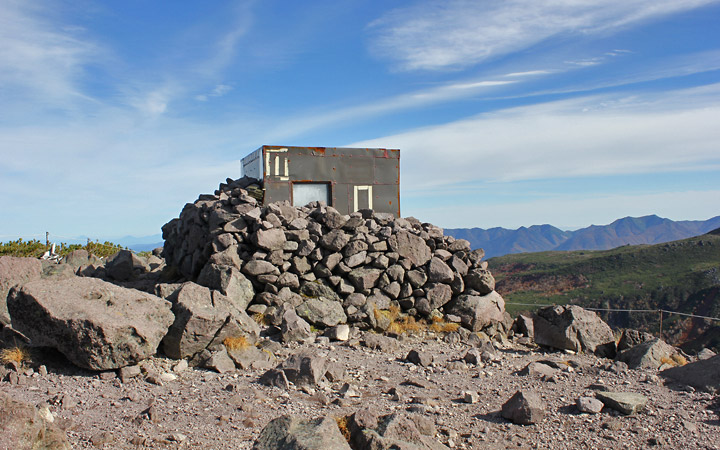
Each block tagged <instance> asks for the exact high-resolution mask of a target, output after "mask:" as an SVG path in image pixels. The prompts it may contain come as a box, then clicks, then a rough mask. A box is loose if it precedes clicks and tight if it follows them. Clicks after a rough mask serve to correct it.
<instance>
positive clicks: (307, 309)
mask: <svg viewBox="0 0 720 450" xmlns="http://www.w3.org/2000/svg"><path fill="white" fill-rule="evenodd" d="M295 312H296V313H297V315H298V316H300V317H302V318H303V319H305V320H307V321H308V322H309V323H310V324H312V325H321V326H323V327H334V326H335V325H337V324H339V323H345V322H347V316H346V315H345V311H344V310H343V307H342V303H340V302H336V301H333V300H328V299H325V298H322V297H321V298H309V299H307V300H305V301H304V302H302V304H300V306H297V307H296V308H295Z"/></svg>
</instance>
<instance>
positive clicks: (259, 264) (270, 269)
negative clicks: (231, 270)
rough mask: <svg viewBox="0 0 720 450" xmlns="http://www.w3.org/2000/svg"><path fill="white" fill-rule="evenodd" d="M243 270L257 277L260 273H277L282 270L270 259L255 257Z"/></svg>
mask: <svg viewBox="0 0 720 450" xmlns="http://www.w3.org/2000/svg"><path fill="white" fill-rule="evenodd" d="M242 272H243V273H246V274H248V275H251V276H254V277H257V276H258V275H265V274H268V273H273V274H276V275H279V274H280V271H279V270H278V268H277V267H275V266H274V265H273V264H272V263H271V262H269V261H263V260H260V259H253V260H252V261H248V262H246V263H245V264H244V265H243V268H242Z"/></svg>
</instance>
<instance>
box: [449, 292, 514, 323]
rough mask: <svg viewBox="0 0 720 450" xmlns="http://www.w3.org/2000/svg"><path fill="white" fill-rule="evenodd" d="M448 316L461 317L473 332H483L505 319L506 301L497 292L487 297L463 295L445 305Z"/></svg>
mask: <svg viewBox="0 0 720 450" xmlns="http://www.w3.org/2000/svg"><path fill="white" fill-rule="evenodd" d="M445 312H446V314H454V315H456V316H459V317H460V320H461V322H462V324H463V325H464V326H465V327H467V328H469V329H470V330H472V331H481V330H483V329H484V328H487V327H489V326H491V325H494V324H497V323H502V322H503V320H504V319H505V300H503V298H502V297H501V296H500V294H498V293H497V292H495V291H492V292H491V293H489V294H487V295H482V296H480V295H469V294H463V295H460V296H459V297H457V298H456V299H453V300H451V301H450V302H449V303H448V304H446V305H445Z"/></svg>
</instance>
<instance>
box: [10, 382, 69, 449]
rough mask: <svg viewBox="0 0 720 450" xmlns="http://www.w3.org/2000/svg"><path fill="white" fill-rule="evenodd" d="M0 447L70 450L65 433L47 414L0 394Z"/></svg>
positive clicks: (28, 404)
mask: <svg viewBox="0 0 720 450" xmlns="http://www.w3.org/2000/svg"><path fill="white" fill-rule="evenodd" d="M45 411H46V413H47V409H46V410H45ZM50 418H52V416H50ZM0 446H1V448H3V449H8V450H10V449H13V450H26V449H27V450H30V449H32V450H35V449H37V450H72V447H71V446H70V443H69V442H68V441H67V437H66V436H65V433H64V432H63V431H61V430H60V429H59V428H58V427H57V426H55V425H53V423H52V421H51V420H48V416H47V414H43V412H42V411H41V410H38V408H36V407H35V406H33V405H31V404H30V403H25V402H21V401H19V400H14V399H12V398H11V397H10V396H8V395H6V394H4V393H2V392H0Z"/></svg>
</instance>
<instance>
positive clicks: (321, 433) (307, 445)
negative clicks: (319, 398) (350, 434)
mask: <svg viewBox="0 0 720 450" xmlns="http://www.w3.org/2000/svg"><path fill="white" fill-rule="evenodd" d="M278 449H283V450H350V445H348V443H347V441H346V440H345V438H344V437H343V435H342V433H341V432H340V428H338V425H337V422H336V421H335V419H332V418H329V417H319V418H315V419H307V418H305V417H299V416H295V415H286V416H281V417H278V418H276V419H273V420H271V421H270V423H268V424H267V425H266V426H265V428H263V429H262V431H261V432H260V436H258V438H257V440H256V441H255V444H254V445H253V450H278Z"/></svg>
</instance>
